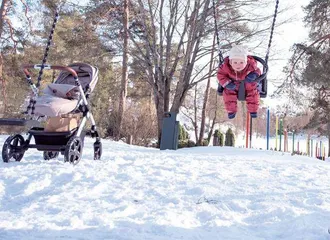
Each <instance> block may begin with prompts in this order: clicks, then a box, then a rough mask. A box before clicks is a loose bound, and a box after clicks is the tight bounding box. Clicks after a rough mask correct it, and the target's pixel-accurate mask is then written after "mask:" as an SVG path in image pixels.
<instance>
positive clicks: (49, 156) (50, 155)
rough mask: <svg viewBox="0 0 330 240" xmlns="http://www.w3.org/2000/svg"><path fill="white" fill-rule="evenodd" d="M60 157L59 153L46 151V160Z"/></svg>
mask: <svg viewBox="0 0 330 240" xmlns="http://www.w3.org/2000/svg"><path fill="white" fill-rule="evenodd" d="M57 157H58V152H56V151H44V159H45V160H50V159H53V158H57Z"/></svg>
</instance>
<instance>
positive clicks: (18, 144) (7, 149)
mask: <svg viewBox="0 0 330 240" xmlns="http://www.w3.org/2000/svg"><path fill="white" fill-rule="evenodd" d="M23 146H24V138H23V137H22V135H20V134H16V135H12V136H9V137H8V138H7V139H6V141H5V143H4V144H3V147H2V160H3V161H4V162H9V161H12V160H14V161H17V162H19V161H21V160H22V158H23V156H24V153H25V150H24V148H23Z"/></svg>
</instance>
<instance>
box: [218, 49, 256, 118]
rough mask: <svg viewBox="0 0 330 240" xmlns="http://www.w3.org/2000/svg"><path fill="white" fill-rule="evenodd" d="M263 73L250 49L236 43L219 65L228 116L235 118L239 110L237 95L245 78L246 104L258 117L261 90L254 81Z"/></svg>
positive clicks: (253, 115) (253, 114)
mask: <svg viewBox="0 0 330 240" xmlns="http://www.w3.org/2000/svg"><path fill="white" fill-rule="evenodd" d="M260 74H261V71H260V69H259V68H258V67H257V62H256V60H255V59H254V58H253V57H251V56H248V51H247V49H246V48H244V47H243V46H238V45H234V46H233V47H232V48H231V49H230V51H229V56H228V57H226V58H225V59H224V63H223V64H222V65H221V66H220V67H219V70H218V74H217V78H218V81H219V84H220V85H221V86H222V87H223V88H224V90H223V100H224V102H225V108H226V110H227V112H228V118H229V119H233V118H235V116H236V112H237V95H238V89H239V84H240V81H243V80H245V84H244V85H245V92H246V105H247V110H248V112H249V113H250V116H251V117H252V118H256V117H257V111H258V108H259V92H258V90H257V85H258V83H257V82H253V81H254V80H255V79H256V78H257V77H259V76H260Z"/></svg>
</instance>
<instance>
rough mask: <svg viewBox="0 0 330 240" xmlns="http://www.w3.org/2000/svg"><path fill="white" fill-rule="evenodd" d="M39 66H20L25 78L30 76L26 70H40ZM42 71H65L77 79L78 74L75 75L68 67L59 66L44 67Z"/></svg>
mask: <svg viewBox="0 0 330 240" xmlns="http://www.w3.org/2000/svg"><path fill="white" fill-rule="evenodd" d="M41 66H42V65H41V64H36V65H33V64H24V65H22V68H23V71H24V73H25V75H26V76H30V73H29V71H28V69H30V68H34V69H41ZM44 69H47V70H49V69H54V70H61V71H67V72H70V73H71V74H72V75H73V77H74V78H78V74H77V73H76V71H75V70H73V69H72V68H70V67H66V66H59V65H44Z"/></svg>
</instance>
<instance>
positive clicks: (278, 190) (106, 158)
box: [0, 136, 330, 240]
mask: <svg viewBox="0 0 330 240" xmlns="http://www.w3.org/2000/svg"><path fill="white" fill-rule="evenodd" d="M5 138H6V136H1V137H0V145H1V147H2V145H3V142H4V140H5ZM92 144H93V140H92V139H88V138H87V139H86V142H85V148H84V154H83V159H82V160H81V161H80V163H79V164H78V165H76V166H72V165H70V164H69V163H64V162H63V156H59V158H58V159H56V160H51V161H45V160H43V156H42V152H40V151H37V150H33V149H30V150H28V151H27V152H26V153H25V155H24V158H23V160H22V161H21V162H11V163H9V164H5V163H3V162H2V161H1V162H0V239H1V240H13V239H24V240H32V239H33V240H34V239H61V240H65V239H68V240H71V239H79V240H81V239H93V240H94V239H97V240H101V239H102V240H103V239H114V240H179V239H180V240H216V239H219V240H220V239H221V240H223V239H248V240H253V239H255V240H257V239H258V240H261V239H281V240H283V239H290V240H292V239H318V240H322V239H329V238H330V235H329V234H328V232H327V231H328V227H329V226H330V162H324V161H320V160H316V159H314V158H308V157H303V156H291V155H290V154H289V153H281V152H273V151H265V150H256V149H243V148H231V147H195V148H186V149H179V150H177V151H172V150H166V151H160V150H159V149H153V148H144V147H138V146H130V145H127V144H124V143H118V142H112V141H109V140H103V156H102V160H100V161H94V160H92V159H93V152H92Z"/></svg>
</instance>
